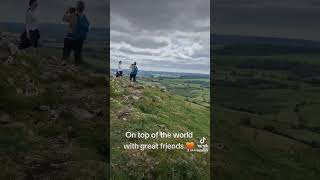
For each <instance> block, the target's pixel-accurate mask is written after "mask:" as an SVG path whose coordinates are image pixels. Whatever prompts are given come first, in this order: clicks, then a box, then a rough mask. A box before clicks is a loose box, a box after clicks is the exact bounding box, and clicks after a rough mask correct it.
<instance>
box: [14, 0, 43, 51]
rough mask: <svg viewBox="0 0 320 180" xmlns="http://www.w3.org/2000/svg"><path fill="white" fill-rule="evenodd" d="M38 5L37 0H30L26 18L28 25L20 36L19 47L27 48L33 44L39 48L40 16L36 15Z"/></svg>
mask: <svg viewBox="0 0 320 180" xmlns="http://www.w3.org/2000/svg"><path fill="white" fill-rule="evenodd" d="M37 7H38V1H37V0H30V1H29V8H28V10H27V12H26V18H25V23H26V27H25V31H24V32H23V33H22V35H21V36H20V45H19V49H26V48H28V47H31V46H32V47H34V48H37V46H38V41H39V39H40V32H39V30H38V17H37V15H36V10H37Z"/></svg>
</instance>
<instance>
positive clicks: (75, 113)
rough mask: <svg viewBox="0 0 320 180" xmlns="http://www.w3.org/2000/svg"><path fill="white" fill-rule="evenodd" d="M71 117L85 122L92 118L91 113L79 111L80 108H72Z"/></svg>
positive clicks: (83, 110)
mask: <svg viewBox="0 0 320 180" xmlns="http://www.w3.org/2000/svg"><path fill="white" fill-rule="evenodd" d="M71 112H72V114H73V116H74V117H75V118H77V119H79V120H87V119H91V118H93V117H94V115H93V114H92V113H90V112H89V111H87V110H85V109H80V108H72V110H71Z"/></svg>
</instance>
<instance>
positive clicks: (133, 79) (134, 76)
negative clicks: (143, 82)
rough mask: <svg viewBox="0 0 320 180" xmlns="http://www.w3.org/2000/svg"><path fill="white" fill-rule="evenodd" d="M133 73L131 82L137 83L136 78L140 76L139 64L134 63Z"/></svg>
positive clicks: (132, 65)
mask: <svg viewBox="0 0 320 180" xmlns="http://www.w3.org/2000/svg"><path fill="white" fill-rule="evenodd" d="M130 68H131V73H130V81H133V82H136V76H137V74H138V66H137V63H136V62H134V63H133V64H131V67H130Z"/></svg>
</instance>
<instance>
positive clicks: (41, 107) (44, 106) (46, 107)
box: [39, 105, 50, 111]
mask: <svg viewBox="0 0 320 180" xmlns="http://www.w3.org/2000/svg"><path fill="white" fill-rule="evenodd" d="M39 109H40V110H41V111H48V110H49V109H50V107H49V106H46V105H41V106H40V107H39Z"/></svg>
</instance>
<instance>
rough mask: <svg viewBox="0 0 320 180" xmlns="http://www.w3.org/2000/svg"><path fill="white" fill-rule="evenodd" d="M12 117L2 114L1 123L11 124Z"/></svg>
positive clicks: (0, 116) (0, 115)
mask: <svg viewBox="0 0 320 180" xmlns="http://www.w3.org/2000/svg"><path fill="white" fill-rule="evenodd" d="M10 121H11V120H10V116H9V115H7V114H0V123H1V124H9V123H10Z"/></svg>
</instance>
